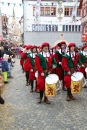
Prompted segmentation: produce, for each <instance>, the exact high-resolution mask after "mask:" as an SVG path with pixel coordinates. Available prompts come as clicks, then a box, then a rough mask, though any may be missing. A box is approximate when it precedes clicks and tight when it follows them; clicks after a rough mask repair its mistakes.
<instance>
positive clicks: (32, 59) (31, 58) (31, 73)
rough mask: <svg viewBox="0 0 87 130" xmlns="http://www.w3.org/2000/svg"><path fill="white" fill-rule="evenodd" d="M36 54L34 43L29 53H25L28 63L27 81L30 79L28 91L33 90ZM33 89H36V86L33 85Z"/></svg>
mask: <svg viewBox="0 0 87 130" xmlns="http://www.w3.org/2000/svg"><path fill="white" fill-rule="evenodd" d="M36 54H37V46H35V45H34V46H32V47H31V53H30V54H29V55H27V64H28V68H29V70H30V71H29V81H30V85H31V90H30V92H33V88H34V80H36V78H35V72H36V68H35V57H36ZM35 85H36V84H35ZM35 89H36V86H35Z"/></svg>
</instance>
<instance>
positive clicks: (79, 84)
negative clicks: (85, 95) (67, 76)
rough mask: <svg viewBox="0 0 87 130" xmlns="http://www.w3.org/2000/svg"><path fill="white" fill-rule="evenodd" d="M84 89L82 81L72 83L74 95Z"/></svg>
mask: <svg viewBox="0 0 87 130" xmlns="http://www.w3.org/2000/svg"><path fill="white" fill-rule="evenodd" d="M81 89H82V81H81V80H80V81H77V82H76V81H71V92H72V94H77V93H79V92H80V91H81Z"/></svg>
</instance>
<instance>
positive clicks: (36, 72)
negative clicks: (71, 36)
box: [19, 41, 87, 104]
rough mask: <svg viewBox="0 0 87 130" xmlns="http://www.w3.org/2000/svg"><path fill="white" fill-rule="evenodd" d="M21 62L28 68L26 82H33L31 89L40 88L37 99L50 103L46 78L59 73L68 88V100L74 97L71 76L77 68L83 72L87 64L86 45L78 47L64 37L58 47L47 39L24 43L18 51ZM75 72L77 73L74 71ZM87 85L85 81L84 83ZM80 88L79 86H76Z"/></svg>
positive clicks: (29, 83)
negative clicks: (36, 42)
mask: <svg viewBox="0 0 87 130" xmlns="http://www.w3.org/2000/svg"><path fill="white" fill-rule="evenodd" d="M19 55H20V58H21V59H20V65H21V67H22V71H23V73H24V72H25V77H26V86H28V85H30V86H31V88H30V92H31V93H33V92H34V91H35V92H38V93H39V94H40V97H39V99H38V103H42V100H43V98H44V102H45V103H47V104H50V101H49V100H48V97H47V96H46V94H45V93H44V92H45V79H46V77H47V76H48V75H50V74H56V75H57V76H58V77H59V80H60V87H59V88H58V91H59V90H60V88H62V90H64V91H66V92H67V98H66V100H67V101H70V100H75V99H76V98H75V97H74V96H73V94H72V92H71V77H72V74H75V72H80V73H81V74H83V75H84V78H83V80H84V81H85V80H86V73H85V68H86V66H87V45H86V44H85V45H83V46H82V47H81V48H77V46H76V44H75V43H73V42H72V43H69V45H68V46H67V45H66V42H64V41H62V42H60V43H59V44H58V45H57V46H55V47H52V48H51V47H50V44H49V43H48V42H44V43H43V44H42V45H41V46H35V45H34V46H32V45H24V46H22V47H21V49H20V51H19ZM73 76H74V75H73ZM83 87H84V88H86V87H87V86H86V84H84V85H83ZM76 91H77V90H76Z"/></svg>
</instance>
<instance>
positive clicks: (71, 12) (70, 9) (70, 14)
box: [70, 8, 73, 16]
mask: <svg viewBox="0 0 87 130" xmlns="http://www.w3.org/2000/svg"><path fill="white" fill-rule="evenodd" d="M72 10H73V8H70V16H72Z"/></svg>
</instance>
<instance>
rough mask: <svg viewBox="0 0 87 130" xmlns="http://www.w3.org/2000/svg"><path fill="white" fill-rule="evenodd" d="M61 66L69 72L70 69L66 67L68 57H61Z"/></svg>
mask: <svg viewBox="0 0 87 130" xmlns="http://www.w3.org/2000/svg"><path fill="white" fill-rule="evenodd" d="M62 68H63V69H64V70H65V71H66V72H69V71H70V69H69V68H68V59H67V58H65V57H63V58H62Z"/></svg>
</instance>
